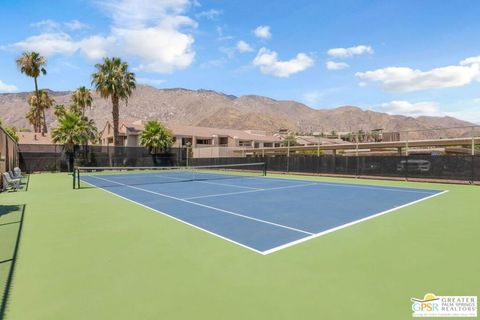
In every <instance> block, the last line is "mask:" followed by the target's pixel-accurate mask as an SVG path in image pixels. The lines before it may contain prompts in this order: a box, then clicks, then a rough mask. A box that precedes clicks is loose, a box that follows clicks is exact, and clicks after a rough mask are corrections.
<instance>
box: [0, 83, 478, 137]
mask: <svg viewBox="0 0 480 320" xmlns="http://www.w3.org/2000/svg"><path fill="white" fill-rule="evenodd" d="M27 96H28V93H10V94H0V117H1V118H2V119H3V121H4V122H5V123H6V124H8V125H12V126H15V127H17V128H29V125H28V123H27V121H26V120H25V113H26V112H27V110H28V105H27V102H26V98H27ZM51 96H52V97H53V98H54V99H55V101H56V103H57V104H65V105H68V103H69V99H70V92H53V91H52V92H51ZM93 105H94V107H93V108H92V110H88V111H87V115H88V117H91V118H93V119H94V120H95V121H96V122H97V125H98V127H99V128H102V127H103V124H104V123H105V121H107V120H108V119H110V118H111V105H110V101H107V100H104V99H102V98H100V97H99V96H98V95H96V94H95V95H94V103H93ZM47 117H48V122H49V125H50V126H55V125H56V123H55V119H54V116H53V111H52V110H50V111H49V112H48V113H47ZM121 118H122V119H128V121H132V120H135V119H143V120H147V119H158V120H161V121H164V122H170V123H176V124H183V125H198V126H207V127H220V128H233V129H260V130H267V131H270V132H275V131H277V130H278V129H280V128H287V129H291V130H295V131H299V132H306V133H308V132H314V131H332V130H335V131H352V130H353V131H356V130H360V129H362V130H365V131H368V130H371V129H376V128H383V129H385V130H386V131H399V130H410V129H427V128H434V127H439V126H441V127H455V126H466V125H471V124H470V123H468V122H465V121H461V120H458V119H455V118H451V117H442V118H437V117H418V118H412V117H405V116H399V115H389V114H386V113H380V112H374V111H369V110H362V109H360V108H357V107H352V106H344V107H339V108H336V109H312V108H310V107H308V106H306V105H304V104H301V103H298V102H295V101H278V100H273V99H270V98H267V97H261V96H254V95H248V96H242V97H235V96H231V95H225V94H222V93H218V92H215V91H209V90H198V91H194V90H186V89H155V88H152V87H149V86H143V85H142V86H139V87H138V88H137V89H136V90H135V92H134V94H133V95H132V97H131V99H130V100H129V103H128V106H125V105H122V106H121ZM452 134H454V135H463V134H465V132H464V131H462V130H458V131H456V132H452ZM420 136H421V137H429V136H428V134H420ZM412 138H413V137H412Z"/></svg>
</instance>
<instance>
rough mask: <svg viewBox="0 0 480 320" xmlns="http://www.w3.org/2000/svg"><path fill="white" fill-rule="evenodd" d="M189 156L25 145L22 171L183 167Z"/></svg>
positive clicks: (181, 152)
mask: <svg viewBox="0 0 480 320" xmlns="http://www.w3.org/2000/svg"><path fill="white" fill-rule="evenodd" d="M186 158H187V152H186V149H182V148H171V149H169V150H167V151H164V152H155V151H151V150H149V149H148V148H144V147H113V146H90V145H87V146H75V147H74V148H73V150H68V149H66V148H65V147H64V146H62V145H54V144H52V145H40V144H22V145H20V146H19V160H20V168H21V169H22V171H25V172H27V173H32V172H46V171H47V172H58V171H60V172H70V171H72V170H73V168H74V167H75V166H82V167H136V166H137V167H141V166H181V165H185V164H186Z"/></svg>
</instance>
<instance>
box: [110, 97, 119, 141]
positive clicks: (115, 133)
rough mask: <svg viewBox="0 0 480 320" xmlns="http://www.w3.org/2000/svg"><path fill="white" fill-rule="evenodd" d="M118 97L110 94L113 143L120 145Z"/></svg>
mask: <svg viewBox="0 0 480 320" xmlns="http://www.w3.org/2000/svg"><path fill="white" fill-rule="evenodd" d="M118 102H119V100H118V97H117V96H116V95H112V118H113V145H114V146H120V145H121V143H120V137H119V134H118V120H119V110H118Z"/></svg>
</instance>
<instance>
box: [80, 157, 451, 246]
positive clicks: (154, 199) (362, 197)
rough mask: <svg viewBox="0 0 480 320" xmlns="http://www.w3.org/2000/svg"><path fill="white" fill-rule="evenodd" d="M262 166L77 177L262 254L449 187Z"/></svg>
mask: <svg viewBox="0 0 480 320" xmlns="http://www.w3.org/2000/svg"><path fill="white" fill-rule="evenodd" d="M263 167H264V164H263V163H256V164H241V165H226V166H225V165H224V166H206V167H205V166H204V167H191V168H144V170H143V171H138V168H114V169H111V168H96V169H92V168H80V169H79V170H81V171H85V172H83V173H82V174H81V175H80V178H79V179H78V182H79V183H80V182H83V183H86V184H88V185H90V186H94V187H98V188H101V189H103V190H105V191H107V192H110V193H112V194H114V195H116V196H119V197H121V198H123V199H125V200H129V201H132V202H134V203H136V204H138V205H141V206H143V207H147V208H149V209H152V210H154V211H155V212H158V213H160V214H164V215H167V216H169V217H171V218H173V219H175V220H178V221H181V222H183V223H185V224H187V225H190V226H192V227H195V228H198V229H201V230H204V231H206V232H208V233H210V234H212V235H214V236H217V237H220V238H222V239H224V240H227V241H230V242H233V243H236V244H238V245H240V246H242V247H245V248H247V249H250V250H253V251H255V252H258V253H261V254H269V253H272V252H275V251H278V250H280V249H284V248H287V247H290V246H292V245H295V244H298V243H301V242H304V241H307V240H310V239H313V238H316V237H318V236H321V235H324V234H326V233H329V232H332V231H336V230H338V229H341V228H344V227H347V226H350V225H353V224H356V223H359V222H362V221H365V220H368V219H371V218H374V217H377V216H379V215H383V214H386V213H391V212H393V211H395V210H397V209H399V208H403V207H405V206H409V205H414V204H416V203H418V202H420V201H423V200H428V199H429V198H432V197H435V196H439V195H441V194H443V193H445V192H447V191H446V190H432V189H418V188H400V187H383V186H371V185H361V184H348V183H327V182H312V181H305V180H300V179H281V178H270V177H266V176H263V174H264V172H263V170H262V168H263ZM135 169H136V170H135ZM79 192H81V190H79Z"/></svg>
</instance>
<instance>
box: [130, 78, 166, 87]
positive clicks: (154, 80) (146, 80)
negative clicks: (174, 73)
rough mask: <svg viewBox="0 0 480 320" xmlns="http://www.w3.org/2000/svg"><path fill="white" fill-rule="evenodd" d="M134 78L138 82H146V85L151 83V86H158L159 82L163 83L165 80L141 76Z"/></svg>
mask: <svg viewBox="0 0 480 320" xmlns="http://www.w3.org/2000/svg"><path fill="white" fill-rule="evenodd" d="M136 80H137V82H138V83H140V84H148V85H153V86H158V85H160V84H163V83H165V81H166V80H164V79H152V78H141V77H137V79H136Z"/></svg>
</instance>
